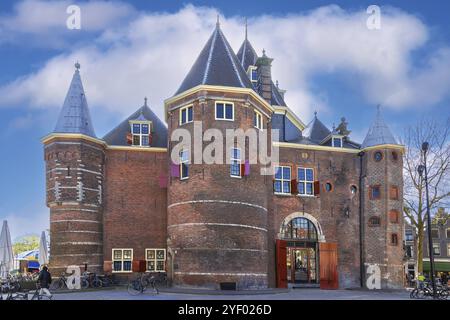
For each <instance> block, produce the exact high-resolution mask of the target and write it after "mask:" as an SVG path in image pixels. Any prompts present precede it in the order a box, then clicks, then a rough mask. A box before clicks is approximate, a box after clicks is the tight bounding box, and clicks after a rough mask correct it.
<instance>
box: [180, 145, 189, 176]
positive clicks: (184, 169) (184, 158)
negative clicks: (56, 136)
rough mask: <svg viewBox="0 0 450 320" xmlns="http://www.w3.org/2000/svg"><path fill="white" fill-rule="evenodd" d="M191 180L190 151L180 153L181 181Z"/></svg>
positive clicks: (185, 150)
mask: <svg viewBox="0 0 450 320" xmlns="http://www.w3.org/2000/svg"><path fill="white" fill-rule="evenodd" d="M187 178H189V150H187V149H183V150H181V151H180V180H185V179H187Z"/></svg>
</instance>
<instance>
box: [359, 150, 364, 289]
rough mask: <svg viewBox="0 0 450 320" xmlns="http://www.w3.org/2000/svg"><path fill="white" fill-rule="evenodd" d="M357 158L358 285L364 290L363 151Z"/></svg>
mask: <svg viewBox="0 0 450 320" xmlns="http://www.w3.org/2000/svg"><path fill="white" fill-rule="evenodd" d="M358 157H359V265H360V268H359V269H360V270H359V272H360V285H361V288H364V280H365V267H364V263H365V262H364V260H365V259H364V258H365V257H364V206H363V201H364V192H363V179H364V177H365V175H363V157H364V151H361V152H360V153H358Z"/></svg>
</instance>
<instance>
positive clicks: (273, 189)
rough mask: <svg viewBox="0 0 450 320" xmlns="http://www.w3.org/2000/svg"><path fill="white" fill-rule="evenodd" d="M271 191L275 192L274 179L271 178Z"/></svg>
mask: <svg viewBox="0 0 450 320" xmlns="http://www.w3.org/2000/svg"><path fill="white" fill-rule="evenodd" d="M272 191H273V192H275V179H273V178H272Z"/></svg>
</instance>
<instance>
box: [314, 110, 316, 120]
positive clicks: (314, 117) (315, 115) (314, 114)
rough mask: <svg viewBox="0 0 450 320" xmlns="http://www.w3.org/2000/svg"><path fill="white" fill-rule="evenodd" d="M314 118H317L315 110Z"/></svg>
mask: <svg viewBox="0 0 450 320" xmlns="http://www.w3.org/2000/svg"><path fill="white" fill-rule="evenodd" d="M314 118H317V110H316V111H314Z"/></svg>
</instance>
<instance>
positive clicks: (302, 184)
mask: <svg viewBox="0 0 450 320" xmlns="http://www.w3.org/2000/svg"><path fill="white" fill-rule="evenodd" d="M297 178H298V181H297V190H298V194H301V195H309V196H312V195H314V169H312V168H301V167H299V168H297Z"/></svg>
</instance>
